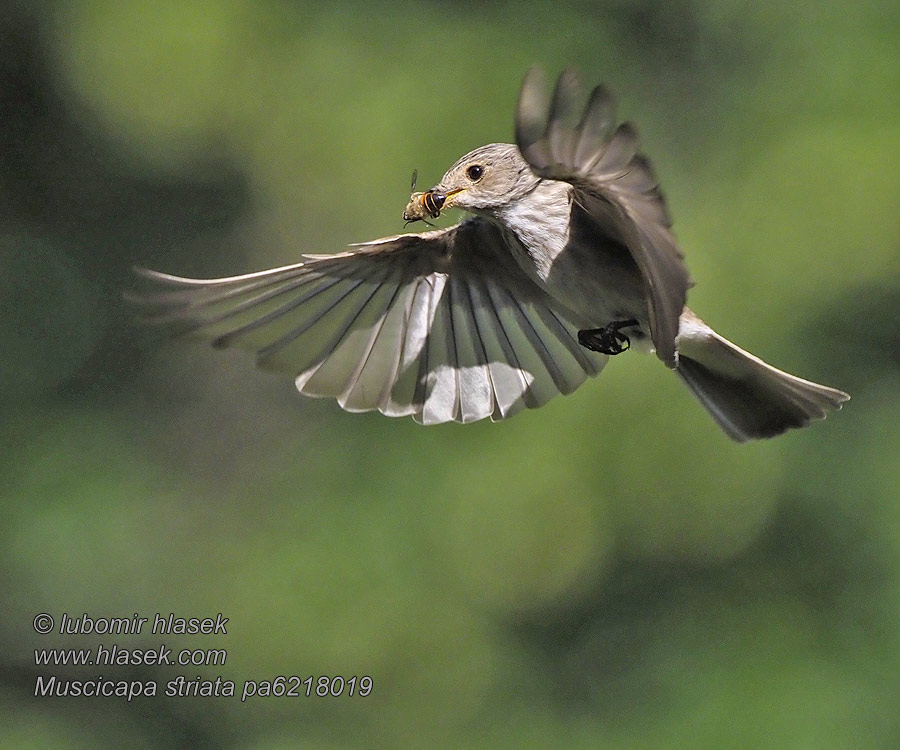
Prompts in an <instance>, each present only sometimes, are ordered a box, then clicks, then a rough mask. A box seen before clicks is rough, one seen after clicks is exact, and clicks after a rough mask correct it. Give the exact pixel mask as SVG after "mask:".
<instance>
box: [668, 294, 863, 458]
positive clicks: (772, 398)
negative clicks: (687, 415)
mask: <svg viewBox="0 0 900 750" xmlns="http://www.w3.org/2000/svg"><path fill="white" fill-rule="evenodd" d="M677 372H678V374H679V375H680V376H681V379H682V380H683V381H684V382H685V383H686V384H687V386H688V388H690V389H691V391H692V392H693V394H694V395H695V396H696V397H697V398H698V399H699V400H700V403H701V404H703V406H705V407H706V409H707V410H708V411H709V413H710V414H711V415H712V416H713V418H714V419H715V420H716V422H718V423H719V426H720V427H721V428H722V429H723V430H724V431H725V432H726V433H727V434H728V436H729V437H731V438H732V439H734V440H737V441H738V442H744V441H747V440H753V439H758V438H768V437H774V436H775V435H780V434H781V433H783V432H785V431H787V430H789V429H791V428H795V427H806V426H807V425H809V423H810V421H811V420H813V419H824V418H825V416H826V414H827V411H828V410H829V409H835V410H836V409H840V408H841V404H842V403H843V402H844V401H846V400H847V399H849V398H850V396H849V395H847V394H846V393H844V392H843V391H839V390H837V389H835V388H829V387H828V386H824V385H819V384H818V383H813V382H810V381H809V380H803V379H802V378H798V377H796V376H794V375H789V374H788V373H786V372H783V371H781V370H778V369H776V368H774V367H772V366H771V365H769V364H767V363H765V362H763V361H762V360H761V359H759V357H755V356H753V355H752V354H750V353H749V352H745V351H744V350H743V349H741V348H740V347H738V346H735V345H734V344H732V343H731V342H730V341H728V340H727V339H725V338H723V337H722V336H719V334H717V333H716V332H715V331H713V330H712V329H711V328H709V327H708V326H707V325H706V324H704V323H703V322H702V321H701V320H700V319H699V318H697V317H696V316H694V315H693V313H690V311H685V313H684V315H683V316H682V322H681V328H680V334H679V361H678V369H677Z"/></svg>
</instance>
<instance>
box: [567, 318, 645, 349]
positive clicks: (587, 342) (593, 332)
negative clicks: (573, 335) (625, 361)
mask: <svg viewBox="0 0 900 750" xmlns="http://www.w3.org/2000/svg"><path fill="white" fill-rule="evenodd" d="M636 325H638V322H637V321H636V320H634V319H630V320H616V321H613V322H612V323H610V324H609V325H608V326H606V327H605V328H587V329H584V330H582V331H579V332H578V343H579V344H581V345H582V346H583V347H585V348H586V349H590V350H591V351H592V352H600V353H601V354H621V353H622V352H624V351H627V350H628V349H629V348H630V347H631V339H629V338H628V336H626V335H625V334H624V333H622V332H621V331H620V330H619V329H621V328H628V327H629V326H636Z"/></svg>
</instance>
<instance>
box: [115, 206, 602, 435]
mask: <svg viewBox="0 0 900 750" xmlns="http://www.w3.org/2000/svg"><path fill="white" fill-rule="evenodd" d="M503 243H504V240H503V237H502V235H501V234H500V232H499V231H498V230H497V229H495V228H494V227H493V226H492V225H491V224H490V223H488V222H487V221H485V220H482V219H472V220H470V221H467V222H464V223H462V224H458V225H457V226H455V227H451V228H449V229H445V230H438V231H434V232H425V233H422V234H407V235H400V236H398V237H389V238H385V239H383V240H376V241H374V242H371V243H365V244H363V245H360V246H358V247H357V248H356V249H354V250H352V251H350V252H346V253H340V254H338V255H332V256H322V255H310V256H304V259H303V262H301V263H297V264H295V265H291V266H285V267H283V268H277V269H272V270H270V271H262V272H259V273H254V274H247V275H243V276H233V277H230V278H225V279H212V280H198V279H186V278H181V277H177V276H171V275H168V274H162V273H158V272H155V271H148V270H140V271H139V272H138V273H139V275H140V277H141V278H142V279H143V282H144V286H145V288H144V289H143V290H140V291H135V292H132V293H130V294H129V297H130V299H131V300H132V302H134V303H135V304H137V305H138V306H139V307H140V310H141V313H142V315H143V317H144V318H145V319H146V320H148V321H151V322H154V323H157V324H161V325H165V326H169V327H171V328H172V330H174V331H177V332H179V333H182V332H183V333H192V334H196V335H199V336H202V337H204V338H207V339H210V340H212V342H213V344H214V345H215V346H217V347H239V348H243V349H249V350H251V351H254V352H256V357H257V362H258V364H259V365H260V366H261V367H263V368H266V369H271V370H275V371H285V372H290V373H291V374H292V375H293V376H294V377H295V382H296V385H297V388H298V389H299V390H300V391H301V392H302V393H304V394H307V395H310V396H319V397H330V398H335V399H336V400H337V401H338V403H339V404H340V405H341V407H342V408H344V409H346V410H347V411H353V412H358V411H372V410H376V409H377V410H378V411H380V412H382V413H383V414H386V415H388V416H413V417H414V418H415V419H416V420H417V421H419V422H422V423H425V424H436V423H441V422H450V421H456V422H473V421H476V420H479V419H484V418H485V417H490V418H491V419H492V420H495V421H496V420H500V419H505V418H507V417H509V416H512V415H513V414H515V413H516V412H518V411H519V410H521V409H522V408H525V407H531V408H534V407H537V406H541V405H543V404H544V403H546V402H547V401H549V400H550V399H551V398H552V397H553V396H555V395H556V394H557V393H571V392H572V391H574V390H575V389H576V388H577V387H578V386H579V385H581V383H583V382H584V380H585V379H586V378H587V377H588V375H596V374H598V373H599V372H600V370H602V369H603V366H604V364H605V363H606V357H605V356H603V355H599V354H595V353H593V352H589V351H587V350H585V349H583V348H582V347H580V346H579V345H578V343H577V340H576V332H577V330H578V327H579V326H578V323H577V322H576V321H572V320H570V319H569V318H568V317H567V313H566V311H564V310H561V309H557V308H556V307H555V305H554V303H553V301H552V300H551V299H550V298H549V297H547V296H546V295H545V294H544V293H543V292H542V291H541V290H540V289H539V288H538V287H537V286H536V285H535V284H534V283H533V282H531V281H530V280H529V279H528V278H527V277H526V276H525V275H524V274H523V273H522V271H521V270H519V269H518V267H517V266H516V264H515V261H514V260H513V259H512V257H511V255H510V252H509V249H508V248H506V247H505V245H504V244H503ZM488 266H490V267H491V268H492V270H493V272H492V273H485V270H486V268H487V267H488Z"/></svg>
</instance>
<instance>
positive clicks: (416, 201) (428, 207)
mask: <svg viewBox="0 0 900 750" xmlns="http://www.w3.org/2000/svg"><path fill="white" fill-rule="evenodd" d="M418 176H419V172H418V170H416V169H414V170H413V173H412V182H411V184H410V186H409V193H410V195H409V203H407V204H406V208H405V209H404V211H403V220H404V221H405V222H406V223H407V224H409V223H412V222H414V221H424V222H425V223H426V224H428V226H433V224H431V223H430V222H429V221H428V220H427V219H426V218H425V217H426V216H430V217H431V218H432V219H436V218H438V216H440V215H441V209H442V208H443V207H444V201H446V200H447V196H446V195H444V194H443V193H436V192H434V191H433V190H426V191H425V192H424V193H417V192H416V179H417V178H418Z"/></svg>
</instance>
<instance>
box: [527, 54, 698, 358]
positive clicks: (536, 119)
mask: <svg viewBox="0 0 900 750" xmlns="http://www.w3.org/2000/svg"><path fill="white" fill-rule="evenodd" d="M580 100H581V95H580V86H579V84H578V79H577V76H576V74H575V73H574V71H572V70H567V71H565V72H563V73H562V75H560V77H559V80H558V81H557V84H556V89H555V90H554V92H553V99H552V101H548V97H547V88H546V85H545V82H544V79H543V75H542V74H541V72H540V70H539V69H537V68H532V69H531V70H530V71H529V72H528V74H527V75H526V77H525V81H524V83H523V84H522V92H521V95H520V97H519V106H518V109H517V111H516V143H517V144H518V146H519V150H520V151H521V152H522V156H523V157H524V158H525V160H526V161H527V162H528V163H529V164H530V165H531V168H532V169H533V170H534V172H535V174H537V175H538V176H539V177H544V178H547V179H553V180H563V181H566V182H569V183H571V184H572V185H573V186H574V188H575V196H574V202H575V204H576V206H579V207H580V209H577V208H576V210H580V211H582V212H584V213H585V214H586V215H587V217H589V219H590V220H592V221H593V222H595V223H596V225H597V226H598V227H599V228H600V230H601V231H602V232H603V233H604V234H606V235H609V236H611V237H613V238H614V239H616V240H617V241H618V242H620V243H621V244H622V245H624V246H625V247H626V248H627V249H628V251H629V253H631V256H632V257H633V258H634V261H635V262H636V263H637V265H638V268H639V269H640V271H641V274H642V276H643V278H644V283H645V287H646V298H647V305H648V308H649V313H650V335H651V337H652V339H653V344H654V346H655V347H656V353H657V356H658V357H659V358H660V359H661V360H662V361H663V362H665V363H666V364H667V365H668V366H669V367H675V366H676V364H677V354H676V346H675V339H676V337H677V335H678V318H679V316H680V315H681V311H682V310H683V309H684V304H685V300H686V298H687V290H688V288H689V287H690V285H691V282H690V277H689V275H688V271H687V268H686V267H685V265H684V261H683V257H684V256H683V254H682V253H681V251H680V250H679V248H678V245H677V243H676V241H675V237H674V235H673V234H672V232H671V230H670V227H671V225H672V222H671V220H670V218H669V214H668V212H667V210H666V205H665V199H664V198H663V194H662V192H661V191H660V189H659V185H658V184H657V182H656V178H655V176H654V174H653V169H652V167H651V166H650V162H649V160H648V159H647V158H646V157H644V156H643V155H641V154H638V153H637V148H638V137H637V132H636V131H635V129H634V127H633V126H632V125H631V124H630V123H623V124H622V125H619V126H618V127H616V104H615V100H614V99H613V97H612V95H611V94H610V93H609V91H608V90H607V89H606V88H605V87H603V86H597V87H596V88H595V89H594V90H593V91H592V92H591V95H590V97H589V98H588V102H587V105H586V106H585V109H584V112H583V114H582V116H581V119H580V121H578V122H577V123H576V118H577V115H578V103H579V101H580Z"/></svg>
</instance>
